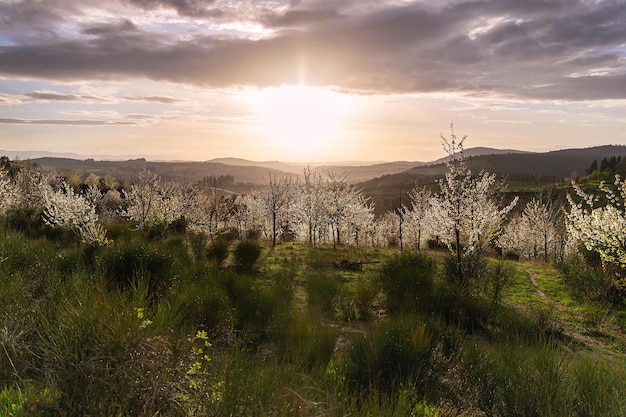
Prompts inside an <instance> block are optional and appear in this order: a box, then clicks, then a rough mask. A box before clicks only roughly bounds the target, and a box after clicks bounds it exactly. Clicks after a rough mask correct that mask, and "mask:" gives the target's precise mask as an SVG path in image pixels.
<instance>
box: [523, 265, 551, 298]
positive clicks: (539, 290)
mask: <svg viewBox="0 0 626 417" xmlns="http://www.w3.org/2000/svg"><path fill="white" fill-rule="evenodd" d="M524 271H526V273H527V274H528V276H529V277H530V282H532V284H533V286H534V287H535V291H537V295H539V297H541V298H543V299H544V300H545V299H546V293H544V292H543V291H541V289H540V288H539V285H538V284H537V280H536V279H535V273H534V272H533V271H531V270H529V269H525V270H524Z"/></svg>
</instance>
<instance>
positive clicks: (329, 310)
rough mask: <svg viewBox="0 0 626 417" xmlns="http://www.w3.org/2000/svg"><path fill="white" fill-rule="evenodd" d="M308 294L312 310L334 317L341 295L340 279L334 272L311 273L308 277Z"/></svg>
mask: <svg viewBox="0 0 626 417" xmlns="http://www.w3.org/2000/svg"><path fill="white" fill-rule="evenodd" d="M305 279H306V294H307V302H308V306H309V308H310V309H312V310H314V311H316V312H319V313H321V314H324V315H327V316H333V313H334V310H335V301H336V299H337V296H338V294H339V279H338V277H337V275H335V274H333V273H332V272H320V273H315V272H309V273H308V274H307V275H306V278H305Z"/></svg>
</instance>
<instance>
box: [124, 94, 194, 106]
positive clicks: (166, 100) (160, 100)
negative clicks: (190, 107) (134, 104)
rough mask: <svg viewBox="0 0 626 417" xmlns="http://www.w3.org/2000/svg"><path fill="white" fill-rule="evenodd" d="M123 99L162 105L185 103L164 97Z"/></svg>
mask: <svg viewBox="0 0 626 417" xmlns="http://www.w3.org/2000/svg"><path fill="white" fill-rule="evenodd" d="M124 99H125V100H130V101H148V102H153V103H162V104H176V103H180V102H183V101H185V100H182V99H178V98H174V97H166V96H145V97H124Z"/></svg>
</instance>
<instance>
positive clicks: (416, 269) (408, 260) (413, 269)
mask: <svg viewBox="0 0 626 417" xmlns="http://www.w3.org/2000/svg"><path fill="white" fill-rule="evenodd" d="M436 269H437V263H436V262H435V260H434V259H433V258H432V257H430V256H429V255H426V254H424V253H422V252H404V253H402V254H399V255H396V256H394V257H393V258H391V259H390V260H389V261H387V262H386V263H385V264H384V265H383V267H382V271H381V274H380V281H381V286H382V289H383V292H384V293H385V295H386V296H387V311H388V312H389V313H391V314H399V313H407V312H416V311H426V310H427V309H428V308H429V305H428V304H429V302H430V296H431V293H432V290H433V283H434V276H435V272H436Z"/></svg>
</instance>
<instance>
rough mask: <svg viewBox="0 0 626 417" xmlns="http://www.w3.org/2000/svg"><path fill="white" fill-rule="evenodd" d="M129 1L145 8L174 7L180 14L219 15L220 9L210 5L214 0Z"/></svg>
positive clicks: (220, 13) (191, 15)
mask: <svg viewBox="0 0 626 417" xmlns="http://www.w3.org/2000/svg"><path fill="white" fill-rule="evenodd" d="M128 2H129V3H131V4H133V5H135V6H138V7H141V8H143V9H145V10H155V9H159V8H167V9H174V10H176V12H177V13H178V14H179V15H180V16H189V17H221V16H223V15H224V12H223V11H222V10H221V9H218V8H213V7H210V6H211V5H212V4H213V3H215V0H128Z"/></svg>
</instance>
